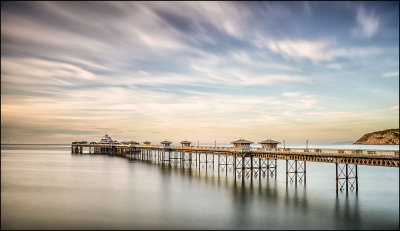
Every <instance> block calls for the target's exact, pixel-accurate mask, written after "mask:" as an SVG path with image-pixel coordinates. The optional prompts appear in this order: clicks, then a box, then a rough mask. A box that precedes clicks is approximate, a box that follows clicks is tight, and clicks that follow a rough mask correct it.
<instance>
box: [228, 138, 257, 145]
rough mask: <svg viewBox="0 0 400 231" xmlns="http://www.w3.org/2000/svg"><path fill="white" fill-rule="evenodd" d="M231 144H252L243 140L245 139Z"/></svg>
mask: <svg viewBox="0 0 400 231" xmlns="http://www.w3.org/2000/svg"><path fill="white" fill-rule="evenodd" d="M231 143H232V144H252V143H254V142H251V141H248V140H245V139H240V140H235V141H232V142H231Z"/></svg>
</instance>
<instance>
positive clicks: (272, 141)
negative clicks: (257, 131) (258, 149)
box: [258, 139, 281, 144]
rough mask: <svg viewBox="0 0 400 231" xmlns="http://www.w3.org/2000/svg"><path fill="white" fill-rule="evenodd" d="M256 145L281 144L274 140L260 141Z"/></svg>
mask: <svg viewBox="0 0 400 231" xmlns="http://www.w3.org/2000/svg"><path fill="white" fill-rule="evenodd" d="M258 143H259V144H280V143H281V142H279V141H276V140H271V139H268V140H264V141H261V142H258Z"/></svg>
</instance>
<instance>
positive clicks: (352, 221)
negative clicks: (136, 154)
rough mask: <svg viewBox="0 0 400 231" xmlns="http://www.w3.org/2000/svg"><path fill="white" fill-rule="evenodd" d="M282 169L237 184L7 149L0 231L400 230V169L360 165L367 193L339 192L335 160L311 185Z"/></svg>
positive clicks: (310, 176) (321, 166)
mask: <svg viewBox="0 0 400 231" xmlns="http://www.w3.org/2000/svg"><path fill="white" fill-rule="evenodd" d="M396 148H398V146H396V147H395V148H394V149H396ZM391 149H393V148H391ZM277 172H278V174H277V177H276V178H275V177H264V178H261V179H259V178H257V179H253V180H251V179H245V180H244V181H242V180H237V181H235V180H234V178H233V176H232V173H230V174H229V173H228V176H226V175H225V174H222V175H220V176H218V173H217V169H215V170H214V172H213V171H210V170H208V171H207V172H206V171H205V169H201V170H200V171H198V170H195V169H192V170H189V169H181V168H176V167H172V168H168V167H162V166H160V165H158V164H153V163H148V162H142V161H138V160H136V161H129V160H127V159H125V158H122V157H110V156H106V155H71V153H70V146H69V145H2V151H1V212H2V213H1V228H2V229H398V228H399V169H398V168H393V167H374V166H361V165H360V166H358V174H359V191H358V194H356V193H355V192H349V193H346V192H339V193H338V194H336V190H335V189H336V188H335V187H336V184H335V165H334V164H329V163H316V162H307V183H306V185H304V183H301V184H300V183H298V184H297V186H296V185H295V184H294V183H292V184H290V183H289V184H288V185H286V181H285V177H286V176H285V161H281V160H278V168H277Z"/></svg>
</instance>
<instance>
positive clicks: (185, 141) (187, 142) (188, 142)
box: [181, 140, 192, 144]
mask: <svg viewBox="0 0 400 231" xmlns="http://www.w3.org/2000/svg"><path fill="white" fill-rule="evenodd" d="M191 143H192V142H190V141H187V140H184V141H182V142H181V144H191Z"/></svg>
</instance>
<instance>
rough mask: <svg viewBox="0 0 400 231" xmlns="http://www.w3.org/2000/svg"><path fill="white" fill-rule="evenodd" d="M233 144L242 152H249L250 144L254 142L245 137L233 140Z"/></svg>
mask: <svg viewBox="0 0 400 231" xmlns="http://www.w3.org/2000/svg"><path fill="white" fill-rule="evenodd" d="M231 143H232V144H233V148H234V149H235V150H236V151H240V152H249V151H250V144H252V143H254V142H251V141H248V140H245V139H240V140H236V141H232V142H231Z"/></svg>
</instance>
